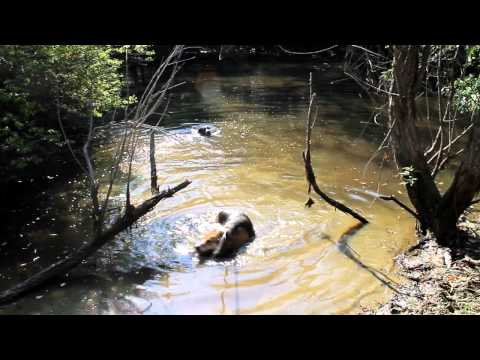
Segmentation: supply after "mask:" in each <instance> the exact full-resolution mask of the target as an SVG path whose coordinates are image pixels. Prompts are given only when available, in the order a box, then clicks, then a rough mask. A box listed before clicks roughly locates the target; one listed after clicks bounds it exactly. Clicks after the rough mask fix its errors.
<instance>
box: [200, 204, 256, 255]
mask: <svg viewBox="0 0 480 360" xmlns="http://www.w3.org/2000/svg"><path fill="white" fill-rule="evenodd" d="M217 222H218V223H219V224H220V225H222V226H221V229H219V230H212V231H210V232H208V233H206V234H205V236H204V242H203V243H202V244H201V245H199V246H196V247H195V249H196V250H197V252H198V254H199V255H200V256H201V257H204V258H205V257H214V258H226V257H231V256H234V255H235V254H236V253H237V251H238V250H239V249H240V248H241V247H242V246H244V245H245V244H248V243H250V242H251V241H253V239H254V238H255V231H254V229H253V224H252V222H251V220H250V218H249V217H248V216H247V215H245V214H243V213H239V214H229V213H227V212H225V211H221V212H220V213H219V214H218V216H217Z"/></svg>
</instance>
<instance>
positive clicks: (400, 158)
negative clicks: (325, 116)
mask: <svg viewBox="0 0 480 360" xmlns="http://www.w3.org/2000/svg"><path fill="white" fill-rule="evenodd" d="M418 54H419V48H418V46H395V47H394V49H393V65H392V67H393V81H392V89H391V91H390V92H391V93H396V94H398V96H395V95H390V103H389V119H390V126H393V129H392V146H393V149H394V152H395V157H396V160H397V163H398V165H399V166H400V167H402V168H405V167H413V172H412V173H411V179H412V180H413V181H411V182H408V183H407V185H406V188H407V192H408V196H409V197H410V201H411V202H412V204H413V206H414V207H415V209H416V210H417V214H418V216H419V220H420V223H421V226H422V229H423V230H426V229H427V228H432V225H433V224H432V220H433V218H434V217H435V213H436V209H437V205H438V203H439V201H440V198H441V196H440V193H439V191H438V189H437V187H436V185H435V182H434V180H433V178H432V176H431V174H430V169H429V168H428V165H427V162H426V159H425V156H424V154H423V149H422V147H421V144H420V141H419V138H418V131H417V128H416V105H415V94H416V91H415V90H416V88H417V83H418V80H417V71H418ZM415 179H416V180H415Z"/></svg>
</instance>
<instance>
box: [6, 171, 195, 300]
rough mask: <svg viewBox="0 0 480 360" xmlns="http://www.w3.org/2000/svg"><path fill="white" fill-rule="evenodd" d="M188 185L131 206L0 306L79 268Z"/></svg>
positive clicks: (12, 290) (8, 294) (19, 287)
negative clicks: (119, 234)
mask: <svg viewBox="0 0 480 360" xmlns="http://www.w3.org/2000/svg"><path fill="white" fill-rule="evenodd" d="M190 184H191V181H189V180H185V181H184V182H182V183H181V184H178V185H177V186H175V187H173V188H171V189H168V190H164V191H162V192H161V193H159V194H158V195H155V196H153V197H151V198H150V199H148V200H145V201H144V202H143V203H142V204H140V205H139V206H137V207H133V206H132V211H131V212H130V213H125V214H123V215H121V216H119V217H118V218H117V220H116V221H115V222H114V223H113V224H112V225H111V226H110V227H109V228H108V229H106V230H104V231H102V232H101V233H100V234H98V235H96V236H95V237H94V239H93V241H91V242H90V243H87V244H85V245H83V246H81V247H80V248H79V249H78V250H77V251H75V252H74V253H73V254H70V255H67V256H66V257H65V258H64V259H62V260H60V261H58V262H56V263H54V264H52V265H50V266H48V267H47V268H45V269H43V270H42V271H40V272H38V273H37V274H35V275H33V276H32V277H30V278H28V279H27V280H25V281H24V282H22V283H20V284H17V285H16V286H14V287H12V288H10V289H8V290H6V291H3V292H2V293H0V304H2V305H4V304H8V303H11V302H13V301H15V300H16V299H18V298H20V297H21V296H23V295H25V294H27V293H29V292H31V291H33V290H35V289H38V288H40V287H41V286H43V285H46V284H47V283H48V282H50V281H51V280H54V279H56V278H58V277H59V276H62V275H64V274H66V273H68V272H69V271H70V270H71V269H73V268H74V267H75V266H77V265H79V264H80V263H81V262H82V261H83V260H85V259H86V258H88V257H89V256H91V255H92V254H93V253H95V252H96V251H97V250H98V249H100V248H101V247H102V246H104V245H105V244H106V243H107V242H109V241H110V240H112V239H113V238H114V237H115V235H117V234H118V233H120V232H121V231H123V230H125V229H127V228H129V227H130V226H132V225H133V223H135V221H137V220H138V219H139V218H140V217H142V216H143V215H145V214H146V213H147V212H149V211H150V210H152V209H153V207H154V206H155V205H157V204H158V203H159V202H160V201H161V200H163V199H166V198H169V197H172V196H173V195H174V194H175V193H177V192H178V191H180V190H182V189H184V188H186V187H187V186H188V185H190Z"/></svg>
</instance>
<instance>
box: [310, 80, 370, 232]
mask: <svg viewBox="0 0 480 360" xmlns="http://www.w3.org/2000/svg"><path fill="white" fill-rule="evenodd" d="M315 96H316V95H315V93H312V73H310V104H309V107H308V114H307V121H306V136H305V151H304V152H303V153H302V156H303V161H304V163H305V174H306V177H307V182H308V194H310V192H311V189H312V188H313V190H314V191H315V192H316V193H317V194H318V195H319V196H320V197H321V198H322V199H323V200H325V201H326V202H327V203H328V204H330V205H331V206H333V207H334V208H336V209H338V210H340V211H342V212H344V213H346V214H349V215H351V216H353V217H354V218H355V219H357V220H358V221H360V222H361V223H362V224H368V220H367V219H365V218H364V217H363V216H361V215H360V214H358V213H357V212H355V211H354V210H352V209H350V208H349V207H348V206H346V205H344V204H342V203H340V202H338V201H336V200H334V199H332V198H331V197H329V196H328V195H327V194H325V193H324V192H323V191H322V190H320V187H319V186H318V184H317V180H316V179H315V173H314V171H313V167H312V162H311V155H310V144H311V137H312V129H313V127H314V126H315V119H313V120H312V116H311V108H312V104H313V100H314V99H315ZM313 203H314V202H313V200H312V199H311V198H309V200H308V201H307V203H306V205H307V206H308V207H310V206H311V205H312V204H313Z"/></svg>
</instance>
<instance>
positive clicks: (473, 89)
mask: <svg viewBox="0 0 480 360" xmlns="http://www.w3.org/2000/svg"><path fill="white" fill-rule="evenodd" d="M466 53H467V61H466V64H465V65H464V68H466V69H469V70H470V71H471V72H473V73H470V74H469V75H467V76H465V77H464V78H461V79H457V80H456V81H455V88H456V92H455V96H454V100H455V104H456V106H458V109H459V110H460V112H462V113H466V112H474V111H477V110H478V105H479V104H480V76H479V75H478V74H479V72H480V46H478V45H475V46H467V48H466Z"/></svg>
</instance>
